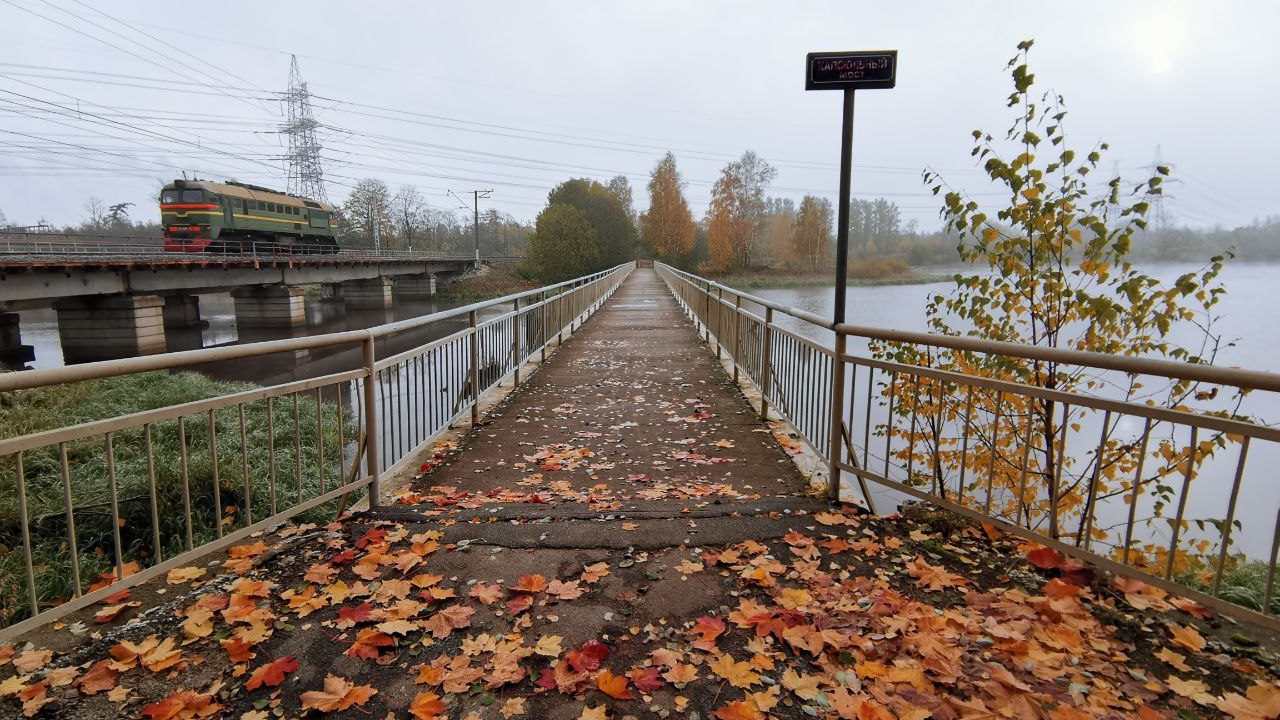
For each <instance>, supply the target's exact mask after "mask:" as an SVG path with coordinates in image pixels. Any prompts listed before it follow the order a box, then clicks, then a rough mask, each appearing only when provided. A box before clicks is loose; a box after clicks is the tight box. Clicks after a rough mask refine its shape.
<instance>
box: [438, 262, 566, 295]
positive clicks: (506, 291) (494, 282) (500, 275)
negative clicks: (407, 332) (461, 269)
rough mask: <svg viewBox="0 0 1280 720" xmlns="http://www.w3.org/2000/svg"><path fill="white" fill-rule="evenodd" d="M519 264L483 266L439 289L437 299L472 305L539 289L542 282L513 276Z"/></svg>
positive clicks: (498, 263)
mask: <svg viewBox="0 0 1280 720" xmlns="http://www.w3.org/2000/svg"><path fill="white" fill-rule="evenodd" d="M519 263H520V261H519V260H498V261H494V262H493V263H492V264H487V265H482V266H481V268H480V270H479V271H478V272H476V273H475V274H474V275H470V276H468V277H464V278H462V279H461V280H458V281H456V282H452V283H449V284H448V285H445V286H443V287H441V288H439V289H438V290H437V291H436V300H437V301H442V302H450V303H474V302H482V301H484V300H492V299H493V298H498V297H502V296H503V295H512V294H515V293H519V292H524V291H526V290H533V289H535V288H539V287H541V286H542V285H541V283H537V282H534V281H532V280H525V279H524V278H521V277H520V276H519V275H518V274H517V273H516V268H517V267H518V265H519Z"/></svg>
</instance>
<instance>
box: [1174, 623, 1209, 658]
mask: <svg viewBox="0 0 1280 720" xmlns="http://www.w3.org/2000/svg"><path fill="white" fill-rule="evenodd" d="M1169 634H1170V635H1172V636H1173V644H1174V645H1178V646H1179V647H1184V648H1186V649H1188V650H1190V651H1192V652H1200V651H1201V650H1203V649H1204V646H1205V645H1206V643H1205V640H1204V637H1203V636H1202V635H1201V634H1200V632H1199V631H1198V630H1196V629H1195V628H1194V627H1191V626H1190V625H1170V626H1169Z"/></svg>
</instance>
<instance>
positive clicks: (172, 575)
mask: <svg viewBox="0 0 1280 720" xmlns="http://www.w3.org/2000/svg"><path fill="white" fill-rule="evenodd" d="M206 572H208V570H206V569H205V568H202V567H180V568H174V569H172V570H170V571H169V574H168V575H166V576H165V582H167V583H168V584H170V585H181V584H182V583H186V582H191V581H192V580H195V579H197V578H202V577H204V575H205V573H206Z"/></svg>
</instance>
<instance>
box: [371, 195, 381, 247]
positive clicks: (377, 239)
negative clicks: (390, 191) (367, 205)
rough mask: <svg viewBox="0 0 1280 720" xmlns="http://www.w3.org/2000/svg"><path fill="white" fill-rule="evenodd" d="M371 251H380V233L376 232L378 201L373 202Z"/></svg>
mask: <svg viewBox="0 0 1280 720" xmlns="http://www.w3.org/2000/svg"><path fill="white" fill-rule="evenodd" d="M372 204H373V249H374V250H375V251H376V250H381V249H382V233H380V232H378V225H379V223H378V201H377V200H376V199H375V200H374V201H373V203H372Z"/></svg>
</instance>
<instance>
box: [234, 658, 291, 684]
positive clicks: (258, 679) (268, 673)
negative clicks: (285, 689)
mask: <svg viewBox="0 0 1280 720" xmlns="http://www.w3.org/2000/svg"><path fill="white" fill-rule="evenodd" d="M297 669H298V660H297V658H295V657H294V656H292V655H285V656H284V657H282V658H280V659H279V660H275V661H273V662H269V663H267V664H266V665H263V666H262V667H260V668H258V669H257V670H254V671H253V674H252V675H250V676H249V681H248V682H246V683H245V684H244V688H245V690H257V689H258V688H260V687H262V686H263V685H266V686H267V687H276V686H277V685H279V684H280V683H282V682H284V678H285V675H288V674H289V673H291V672H294V671H295V670H297Z"/></svg>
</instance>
